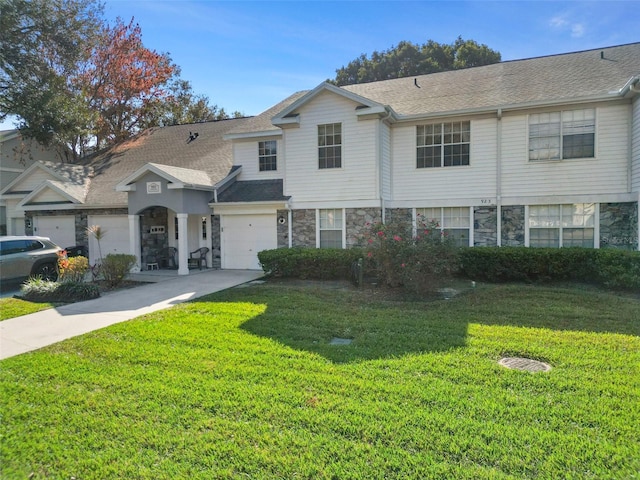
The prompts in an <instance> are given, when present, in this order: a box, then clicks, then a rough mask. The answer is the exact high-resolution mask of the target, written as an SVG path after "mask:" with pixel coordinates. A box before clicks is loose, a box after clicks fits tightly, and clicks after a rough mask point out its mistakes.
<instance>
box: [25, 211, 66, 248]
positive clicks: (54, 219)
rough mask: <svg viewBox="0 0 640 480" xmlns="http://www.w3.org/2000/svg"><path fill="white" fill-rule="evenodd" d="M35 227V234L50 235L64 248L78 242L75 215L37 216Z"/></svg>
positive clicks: (52, 239)
mask: <svg viewBox="0 0 640 480" xmlns="http://www.w3.org/2000/svg"><path fill="white" fill-rule="evenodd" d="M33 227H34V228H33V233H34V235H37V236H39V237H49V238H50V239H51V241H52V242H53V243H55V244H57V245H58V246H60V247H62V248H67V247H73V246H74V245H75V244H76V219H75V217H74V216H73V215H53V216H46V217H45V216H35V217H33Z"/></svg>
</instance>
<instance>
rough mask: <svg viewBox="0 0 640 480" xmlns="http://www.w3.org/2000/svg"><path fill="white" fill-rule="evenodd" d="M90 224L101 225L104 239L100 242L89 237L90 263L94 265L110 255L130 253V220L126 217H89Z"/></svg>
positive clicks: (91, 236)
mask: <svg viewBox="0 0 640 480" xmlns="http://www.w3.org/2000/svg"><path fill="white" fill-rule="evenodd" d="M88 223H89V226H90V227H91V226H92V225H99V226H100V228H101V229H102V232H103V235H104V237H103V238H102V239H101V240H100V250H98V242H97V240H96V239H95V237H94V236H93V235H89V262H90V263H91V264H94V263H95V262H96V260H97V259H98V258H99V256H100V251H101V252H102V256H103V257H106V256H107V255H108V254H110V253H127V254H128V253H131V252H129V218H128V217H127V216H126V215H89V217H88Z"/></svg>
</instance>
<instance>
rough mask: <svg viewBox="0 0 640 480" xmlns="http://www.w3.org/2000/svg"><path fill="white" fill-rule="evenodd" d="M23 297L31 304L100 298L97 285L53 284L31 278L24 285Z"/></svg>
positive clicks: (82, 283)
mask: <svg viewBox="0 0 640 480" xmlns="http://www.w3.org/2000/svg"><path fill="white" fill-rule="evenodd" d="M20 293H21V295H20V296H21V297H22V298H23V299H24V300H28V301H30V302H65V303H66V302H80V301H82V300H91V299H92V298H98V297H99V296H100V290H99V289H98V286H97V285H94V284H91V283H84V282H63V283H59V282H52V281H49V280H42V279H41V278H30V279H28V280H27V281H26V282H25V283H23V284H22V287H21V289H20Z"/></svg>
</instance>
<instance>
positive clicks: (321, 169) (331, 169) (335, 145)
mask: <svg viewBox="0 0 640 480" xmlns="http://www.w3.org/2000/svg"><path fill="white" fill-rule="evenodd" d="M327 125H340V143H339V144H333V145H322V146H320V145H319V144H318V127H322V126H327ZM329 146H332V147H337V146H340V166H339V167H326V168H320V149H321V148H323V147H329ZM316 156H317V160H316V169H317V170H318V171H319V172H331V171H334V170H342V169H344V124H343V123H342V122H330V123H319V124H317V125H316ZM320 210H326V209H324V208H321V209H320Z"/></svg>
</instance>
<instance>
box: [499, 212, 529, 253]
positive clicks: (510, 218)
mask: <svg viewBox="0 0 640 480" xmlns="http://www.w3.org/2000/svg"><path fill="white" fill-rule="evenodd" d="M524 222H525V219H524V205H510V206H503V207H502V246H503V247H523V246H524Z"/></svg>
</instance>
